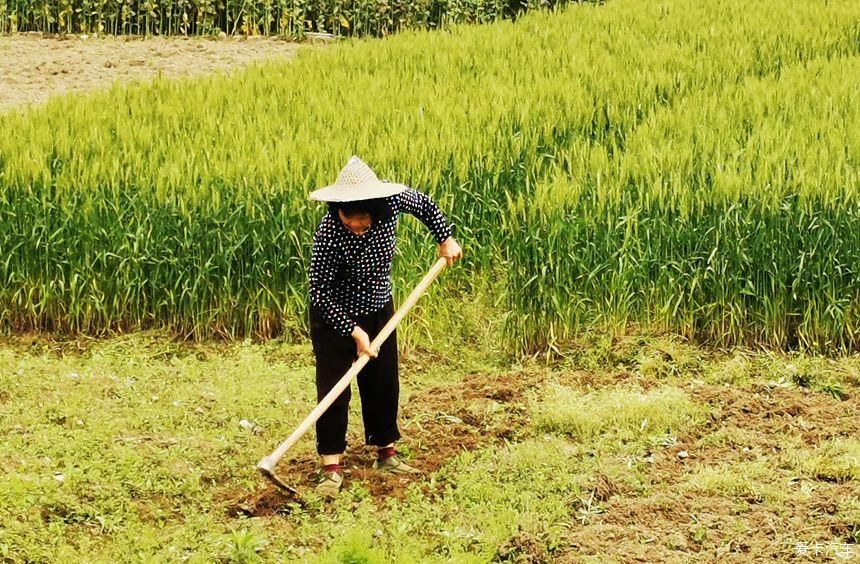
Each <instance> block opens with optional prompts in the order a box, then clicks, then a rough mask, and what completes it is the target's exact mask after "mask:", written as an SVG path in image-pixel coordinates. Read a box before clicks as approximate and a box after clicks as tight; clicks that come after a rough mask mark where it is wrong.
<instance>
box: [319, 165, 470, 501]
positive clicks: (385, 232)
mask: <svg viewBox="0 0 860 564" xmlns="http://www.w3.org/2000/svg"><path fill="white" fill-rule="evenodd" d="M311 198H312V199H314V200H319V201H322V202H327V203H328V206H329V208H328V213H326V214H325V216H323V218H322V220H321V221H320V224H319V226H318V227H317V230H316V233H315V234H314V241H313V252H312V255H311V269H310V299H311V308H310V326H311V341H312V343H313V350H314V356H315V357H316V387H317V400H322V398H323V397H325V395H326V394H327V393H328V392H329V391H330V390H331V389H332V388H333V387H334V385H335V384H336V383H337V382H338V380H340V379H341V377H342V376H343V375H344V374H345V373H346V371H347V370H349V367H350V366H351V365H352V363H353V361H355V359H356V358H358V356H360V355H361V354H362V353H367V354H368V355H369V356H370V357H371V361H370V362H368V363H367V365H366V366H365V367H364V368H363V369H362V371H361V372H360V373H359V374H358V377H357V380H358V391H359V395H360V396H361V415H362V419H363V420H364V438H365V442H366V443H367V444H368V445H373V446H376V447H377V459H376V461H375V462H374V464H373V467H374V469H377V470H379V471H383V472H390V473H394V474H418V473H420V471H419V470H417V469H415V468H413V467H411V466H409V465H408V464H406V463H405V462H403V461H402V460H401V459H400V458H399V457H398V456H397V451H396V450H395V447H394V444H395V442H396V441H397V440H398V439H399V438H400V432H399V430H398V427H397V408H398V396H399V392H400V386H399V377H398V367H397V335H396V332H395V333H392V334H391V336H390V337H389V338H388V339H387V340H386V341H385V343H384V344H383V345H382V346H381V347H380V349H379V353H378V355H377V354H375V353H374V352H373V351H372V350H371V349H370V342H371V340H372V339H373V338H374V337H375V336H376V335H377V334H378V333H379V332H380V330H381V329H382V328H383V327H384V326H385V324H386V323H387V322H388V320H389V319H390V318H391V316H392V315H393V313H394V305H393V302H392V297H391V259H392V258H393V256H394V249H395V231H396V229H397V220H398V215H399V214H400V213H401V212H406V213H409V214H412V215H414V216H415V217H417V218H418V219H420V220H421V221H422V222H423V223H424V225H426V226H427V228H428V229H429V230H430V232H431V233H432V234H433V237H434V238H435V239H436V242H437V243H438V244H439V256H440V257H445V258H446V259H448V264H449V265H450V264H453V263H454V261H456V260H457V259H459V258H461V257H462V256H463V251H462V250H461V249H460V245H459V244H457V242H456V241H455V240H454V239H453V237H451V232H452V227H451V225H449V224H448V222H447V221H446V220H445V217H444V216H443V215H442V213H441V212H440V211H439V208H438V207H437V206H436V204H434V203H433V201H432V200H431V199H430V198H429V197H428V196H426V195H425V194H422V193H421V192H419V191H417V190H413V189H412V188H409V187H407V186H404V185H403V184H394V183H390V182H383V181H380V180H379V179H378V178H377V177H376V174H374V172H373V171H372V170H371V169H370V167H368V166H367V165H366V164H365V163H364V162H362V161H361V159H359V158H358V157H355V156H353V157H352V158H350V160H349V162H347V164H346V166H345V167H344V168H343V169H342V170H341V171H340V175H339V176H338V178H337V181H336V182H335V183H334V184H332V185H331V186H326V187H325V188H321V189H319V190H316V191H314V192H312V193H311ZM349 400H350V389H349V388H347V389H346V390H344V392H343V393H342V394H341V395H340V397H338V399H337V400H335V402H334V403H333V404H332V405H331V407H329V408H328V410H327V411H326V412H325V413H324V414H323V415H322V417H320V418H319V420H318V421H317V423H316V436H317V441H316V446H317V452H318V453H319V455H320V456H321V457H322V464H323V472H322V480H321V482H320V484H319V485H318V486H317V491H318V492H319V493H321V494H323V495H326V496H334V495H337V493H338V492H339V491H340V488H341V485H342V483H343V471H342V470H341V466H340V463H341V459H342V457H343V453H344V451H345V450H346V427H347V413H348V408H349Z"/></svg>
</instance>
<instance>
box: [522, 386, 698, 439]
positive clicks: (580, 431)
mask: <svg viewBox="0 0 860 564" xmlns="http://www.w3.org/2000/svg"><path fill="white" fill-rule="evenodd" d="M534 411H535V412H536V413H537V414H538V415H537V418H536V424H537V425H538V427H539V428H541V429H544V430H546V431H550V432H554V433H561V434H563V435H568V436H571V437H573V438H575V439H578V440H580V441H584V442H590V441H594V440H595V439H597V438H599V437H602V436H609V437H611V439H612V440H613V441H622V442H628V441H642V440H646V439H655V438H658V437H660V436H663V435H674V434H677V433H678V432H680V431H682V430H686V429H687V427H690V426H695V424H696V422H697V421H698V420H699V419H701V417H702V415H703V414H704V412H705V410H704V409H703V408H702V406H699V405H696V403H695V402H693V401H691V400H690V399H689V398H688V397H687V394H685V393H684V391H683V390H680V389H678V388H675V387H665V388H662V389H659V390H654V391H648V392H643V391H641V390H636V389H627V388H621V387H619V388H602V389H599V390H595V391H591V392H587V393H582V392H581V391H578V390H574V389H570V388H564V387H559V388H556V389H554V390H552V391H550V393H548V394H547V398H546V399H545V400H544V401H543V402H541V403H540V405H538V406H536V407H535V408H534Z"/></svg>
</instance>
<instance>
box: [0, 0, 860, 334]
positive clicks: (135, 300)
mask: <svg viewBox="0 0 860 564" xmlns="http://www.w3.org/2000/svg"><path fill="white" fill-rule="evenodd" d="M739 14H742V15H743V17H740V16H739ZM858 52H860V5H858V4H857V3H856V2H853V1H851V0H841V1H835V2H830V3H829V4H828V5H827V7H826V8H821V7H819V6H812V5H810V6H807V7H804V6H800V7H798V6H792V7H786V6H784V5H783V3H781V2H777V1H770V2H760V3H754V4H749V3H745V2H740V1H739V0H721V1H719V2H712V3H706V4H705V3H701V2H694V1H683V0H676V1H672V2H663V3H659V4H655V3H642V2H633V1H629V2H626V1H623V0H619V1H618V2H613V3H610V4H607V5H605V6H603V7H593V6H573V7H570V8H568V9H567V10H565V11H564V12H563V13H561V14H559V15H550V14H533V15H530V16H528V17H525V18H523V19H521V20H520V21H518V22H516V23H515V24H514V23H510V22H507V23H498V24H494V25H491V26H485V27H480V28H455V29H454V30H453V31H452V33H451V34H445V35H439V34H429V33H408V34H404V35H402V36H398V37H395V38H393V39H390V40H386V41H385V42H373V41H363V42H356V43H352V44H349V45H341V46H336V47H334V48H332V49H327V50H325V51H324V52H306V53H302V54H301V55H300V56H299V57H298V58H297V59H296V60H295V61H293V62H291V63H288V64H283V65H271V66H267V67H261V68H255V69H251V70H249V71H247V72H245V73H242V74H240V75H237V76H234V77H233V78H225V77H211V78H204V79H199V80H194V81H185V82H169V81H158V82H156V83H154V84H151V85H146V86H136V87H132V88H128V89H119V88H118V89H115V90H113V91H111V92H109V93H106V94H99V95H94V96H91V97H88V98H65V99H58V100H55V101H53V102H51V103H49V104H48V105H47V107H44V108H41V109H39V110H36V111H32V112H28V113H26V114H22V115H7V116H5V117H0V127H2V130H3V131H4V132H6V133H7V134H6V135H5V136H4V137H2V138H0V185H2V187H3V189H2V193H1V194H0V214H1V215H2V221H0V250H2V253H0V256H2V262H0V280H1V281H2V284H0V322H2V324H3V325H4V326H5V327H8V328H32V327H38V328H48V329H59V330H74V331H78V330H79V331H87V332H98V331H101V330H105V329H109V328H115V329H116V328H123V329H127V328H135V327H148V326H164V325H166V326H169V327H171V328H174V329H176V330H178V331H182V332H194V333H196V334H211V333H228V334H243V333H248V332H257V333H262V334H272V333H275V332H278V331H281V330H284V329H288V330H295V331H298V332H301V331H303V330H304V318H305V308H306V306H307V303H306V300H307V298H306V270H305V268H306V265H307V262H308V258H309V256H308V255H309V252H310V249H309V245H310V239H311V234H312V232H313V229H314V227H315V225H316V222H317V221H318V219H319V216H320V214H321V209H320V208H319V207H318V206H316V205H313V204H311V203H310V202H308V201H307V199H306V194H307V191H308V190H309V189H311V188H313V187H315V186H317V185H320V184H323V183H326V182H329V181H330V180H331V178H332V175H333V174H335V173H336V171H337V170H338V169H339V168H340V167H341V166H342V165H343V163H344V162H345V159H346V157H348V156H349V155H350V154H353V153H356V154H359V155H361V156H362V157H363V158H365V159H366V160H367V161H369V162H371V163H372V164H373V165H374V166H375V167H376V168H377V169H378V170H379V172H380V173H381V175H382V176H383V177H388V178H396V179H398V180H402V181H405V182H407V183H409V184H411V185H413V186H416V187H418V188H420V189H422V190H426V191H428V192H430V193H431V194H432V195H433V196H434V197H435V198H436V199H437V200H439V201H440V203H441V204H442V206H443V207H444V208H446V209H448V210H451V216H452V219H453V220H454V221H455V222H456V223H457V225H458V236H459V238H460V239H461V240H462V241H463V242H464V244H465V246H466V249H467V252H468V256H469V260H468V261H467V263H466V264H465V265H464V267H463V268H462V269H460V270H459V271H452V273H451V276H450V277H449V278H448V280H451V281H452V282H454V283H456V284H457V285H458V287H459V288H460V290H461V291H462V292H463V295H464V296H473V295H475V294H477V293H480V292H482V291H484V290H486V289H487V288H488V287H491V289H492V290H493V291H496V290H503V295H502V297H503V299H500V300H496V303H497V304H499V305H500V307H502V308H503V309H505V310H506V312H508V313H509V314H510V315H509V316H508V320H509V324H508V333H507V334H508V337H509V338H510V339H511V341H512V342H513V343H514V344H515V345H516V346H517V348H518V349H519V350H526V351H529V350H535V349H539V348H542V347H545V346H547V345H548V344H550V343H551V342H552V341H553V340H559V339H565V338H568V337H570V336H571V335H572V334H573V333H574V332H575V331H577V330H580V329H582V328H583V327H587V326H590V325H593V324H623V323H630V322H642V323H647V324H656V325H657V326H659V327H664V328H666V329H671V330H675V331H680V332H683V333H686V334H690V335H694V336H698V337H702V338H706V339H709V340H711V341H714V342H717V343H720V344H730V343H768V344H774V345H779V346H794V345H801V346H806V347H812V348H843V349H857V348H858V345H860V327H858V322H860V278H858V276H857V273H858V272H860V240H858V236H859V235H858V234H860V200H858V172H857V163H858V161H860V155H858V151H860V139H858V137H860V115H858V108H860V94H858V86H857V82H856V80H853V79H852V77H856V76H858V70H860V66H858ZM403 227H404V228H405V231H408V232H409V233H403V235H405V237H403V240H404V242H405V244H404V247H403V253H402V254H401V256H400V257H399V258H398V259H397V262H396V273H395V278H396V283H397V285H398V287H400V288H408V287H409V284H410V281H412V280H414V279H415V278H416V277H417V276H418V275H419V274H420V273H421V272H422V271H423V270H424V268H425V266H426V264H427V263H428V260H429V257H428V256H427V253H428V252H429V251H428V250H427V248H428V246H429V241H428V240H427V239H426V238H425V239H420V235H419V232H420V231H421V229H420V227H419V226H416V224H415V223H414V222H409V221H404V226H403ZM413 235H414V236H413ZM416 238H417V239H416ZM449 299H450V298H449ZM426 307H428V308H429V307H430V305H429V304H427V306H426ZM440 309H441V307H440ZM437 315H443V313H441V312H440V311H433V310H431V309H425V310H424V311H423V313H422V314H420V315H419V317H418V319H419V320H423V321H424V322H426V321H427V320H429V319H434V318H435V316H437Z"/></svg>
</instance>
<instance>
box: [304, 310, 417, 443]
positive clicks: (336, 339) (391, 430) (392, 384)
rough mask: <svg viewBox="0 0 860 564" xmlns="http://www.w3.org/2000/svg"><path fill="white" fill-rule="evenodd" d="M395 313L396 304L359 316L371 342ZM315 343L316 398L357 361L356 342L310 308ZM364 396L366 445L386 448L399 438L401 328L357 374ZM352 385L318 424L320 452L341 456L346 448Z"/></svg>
mask: <svg viewBox="0 0 860 564" xmlns="http://www.w3.org/2000/svg"><path fill="white" fill-rule="evenodd" d="M393 314H394V303H393V301H389V302H388V303H387V304H386V305H385V306H384V307H383V308H382V309H380V310H379V311H375V312H373V313H370V314H368V315H360V316H358V317H357V318H356V319H355V322H356V323H357V324H358V326H359V327H361V328H362V329H364V330H365V331H366V332H367V334H368V335H369V336H370V340H371V341H373V339H374V337H376V335H377V334H378V333H379V331H380V330H382V328H383V327H384V326H385V324H386V323H387V322H388V320H389V319H391V316H392V315H393ZM310 325H311V342H312V344H313V349H314V356H315V357H316V384H317V401H320V400H322V398H323V397H325V395H326V394H327V393H328V392H329V391H330V390H331V389H332V388H333V387H334V385H335V384H336V383H337V382H338V380H340V379H341V378H342V377H343V375H344V374H346V371H347V370H349V367H350V366H352V363H353V362H354V361H355V360H356V358H357V357H356V354H355V340H354V339H353V338H352V337H351V336H349V335H347V336H346V337H343V336H341V335H339V334H337V333H336V332H335V331H334V329H332V328H331V327H330V326H329V325H328V324H327V323H326V322H325V321H324V320H323V317H322V313H321V312H320V311H319V310H318V309H316V308H315V307H313V306H311V310H310ZM356 379H357V380H358V392H359V395H360V396H361V416H362V419H363V420H364V440H365V442H366V443H367V444H368V445H374V446H385V445H387V444H389V443H392V442H394V441H396V440H397V439H399V438H400V430H399V429H398V428H397V404H398V400H399V395H400V379H399V374H398V368H397V332H396V331H395V332H394V333H392V334H391V336H389V337H388V339H386V340H385V343H384V344H383V345H382V347H381V348H380V349H379V356H377V357H376V358H375V359H373V360H371V361H370V362H368V363H367V364H366V365H365V367H364V368H363V369H362V370H361V372H359V373H358V376H357V378H356ZM351 395H352V391H351V387H350V388H347V389H345V390H344V391H343V393H342V394H341V395H340V396H339V397H338V398H337V400H335V402H334V403H333V404H332V405H331V407H329V408H328V409H327V410H326V412H325V413H324V414H323V415H322V417H320V418H319V420H318V421H317V424H316V432H317V452H318V453H319V454H321V455H322V454H340V453H342V452H344V451H345V450H346V427H347V420H348V414H349V400H350V397H351Z"/></svg>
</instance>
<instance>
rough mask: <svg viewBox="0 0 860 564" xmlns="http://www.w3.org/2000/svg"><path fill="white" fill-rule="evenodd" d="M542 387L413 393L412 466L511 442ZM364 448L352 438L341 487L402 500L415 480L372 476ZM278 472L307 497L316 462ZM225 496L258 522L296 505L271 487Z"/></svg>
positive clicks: (526, 379)
mask: <svg viewBox="0 0 860 564" xmlns="http://www.w3.org/2000/svg"><path fill="white" fill-rule="evenodd" d="M540 382H541V378H540V376H539V375H538V374H529V373H520V374H510V375H498V376H493V375H486V374H472V375H469V376H466V377H465V378H464V379H463V381H462V382H459V383H457V384H455V385H451V386H443V387H436V388H429V389H426V390H421V391H418V392H415V393H414V394H412V395H411V396H410V397H409V398H408V400H407V401H406V402H405V405H404V406H403V409H402V422H401V427H402V428H403V430H404V435H405V436H406V437H407V441H405V442H406V443H408V444H409V446H410V450H411V451H412V453H413V454H414V458H415V462H413V463H415V464H416V465H417V466H419V467H420V468H421V469H422V470H423V471H424V472H426V473H428V474H429V473H432V472H435V471H436V470H439V469H440V468H441V467H442V466H443V465H444V464H445V463H446V462H449V461H450V460H451V459H452V458H453V457H455V456H457V454H459V453H461V452H462V451H464V450H478V449H481V448H484V447H486V446H488V445H490V444H493V443H500V442H502V441H503V440H505V439H512V438H515V435H516V433H517V432H520V431H522V430H524V428H525V426H526V423H527V413H526V398H525V393H526V391H527V390H530V389H533V388H535V387H536V386H538V385H539V384H540ZM362 443H363V440H362V438H361V437H360V436H358V435H355V434H351V435H350V440H349V447H348V448H347V452H346V456H345V458H344V465H345V472H344V474H345V478H346V482H344V486H345V487H348V485H349V483H350V482H359V483H361V484H362V485H364V486H365V487H367V488H368V490H369V491H370V492H371V494H372V495H373V496H374V498H376V499H380V500H382V499H386V498H389V497H394V498H398V499H402V498H403V495H404V493H405V491H406V488H407V487H408V486H409V484H411V483H413V482H415V481H416V479H415V478H408V477H398V476H390V475H380V474H379V473H378V472H375V471H373V470H372V469H371V466H372V463H373V457H374V456H375V454H374V450H373V449H372V448H368V447H364V446H362ZM410 462H412V461H411V460H410ZM278 471H279V473H280V475H281V476H282V477H283V478H284V479H285V480H286V481H287V482H288V483H289V484H290V485H292V486H294V487H296V488H298V489H299V490H300V491H302V492H309V491H312V490H313V488H314V485H315V484H316V478H317V476H318V472H319V461H318V460H317V459H316V458H312V459H308V458H301V459H300V458H296V457H292V458H288V459H285V460H284V462H282V463H281V465H280V467H279V469H278ZM419 481H420V479H419ZM223 497H224V498H225V499H226V500H227V503H228V509H227V511H228V513H229V514H234V515H235V514H246V515H253V516H258V517H259V516H270V515H274V514H278V513H289V511H290V506H291V504H293V503H296V501H297V500H295V499H292V498H291V497H290V496H288V495H285V494H284V493H283V492H281V491H279V490H278V489H277V488H275V487H274V486H264V487H263V489H261V490H259V491H256V492H252V493H251V494H250V495H249V494H248V492H227V493H226V494H224V496H223Z"/></svg>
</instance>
